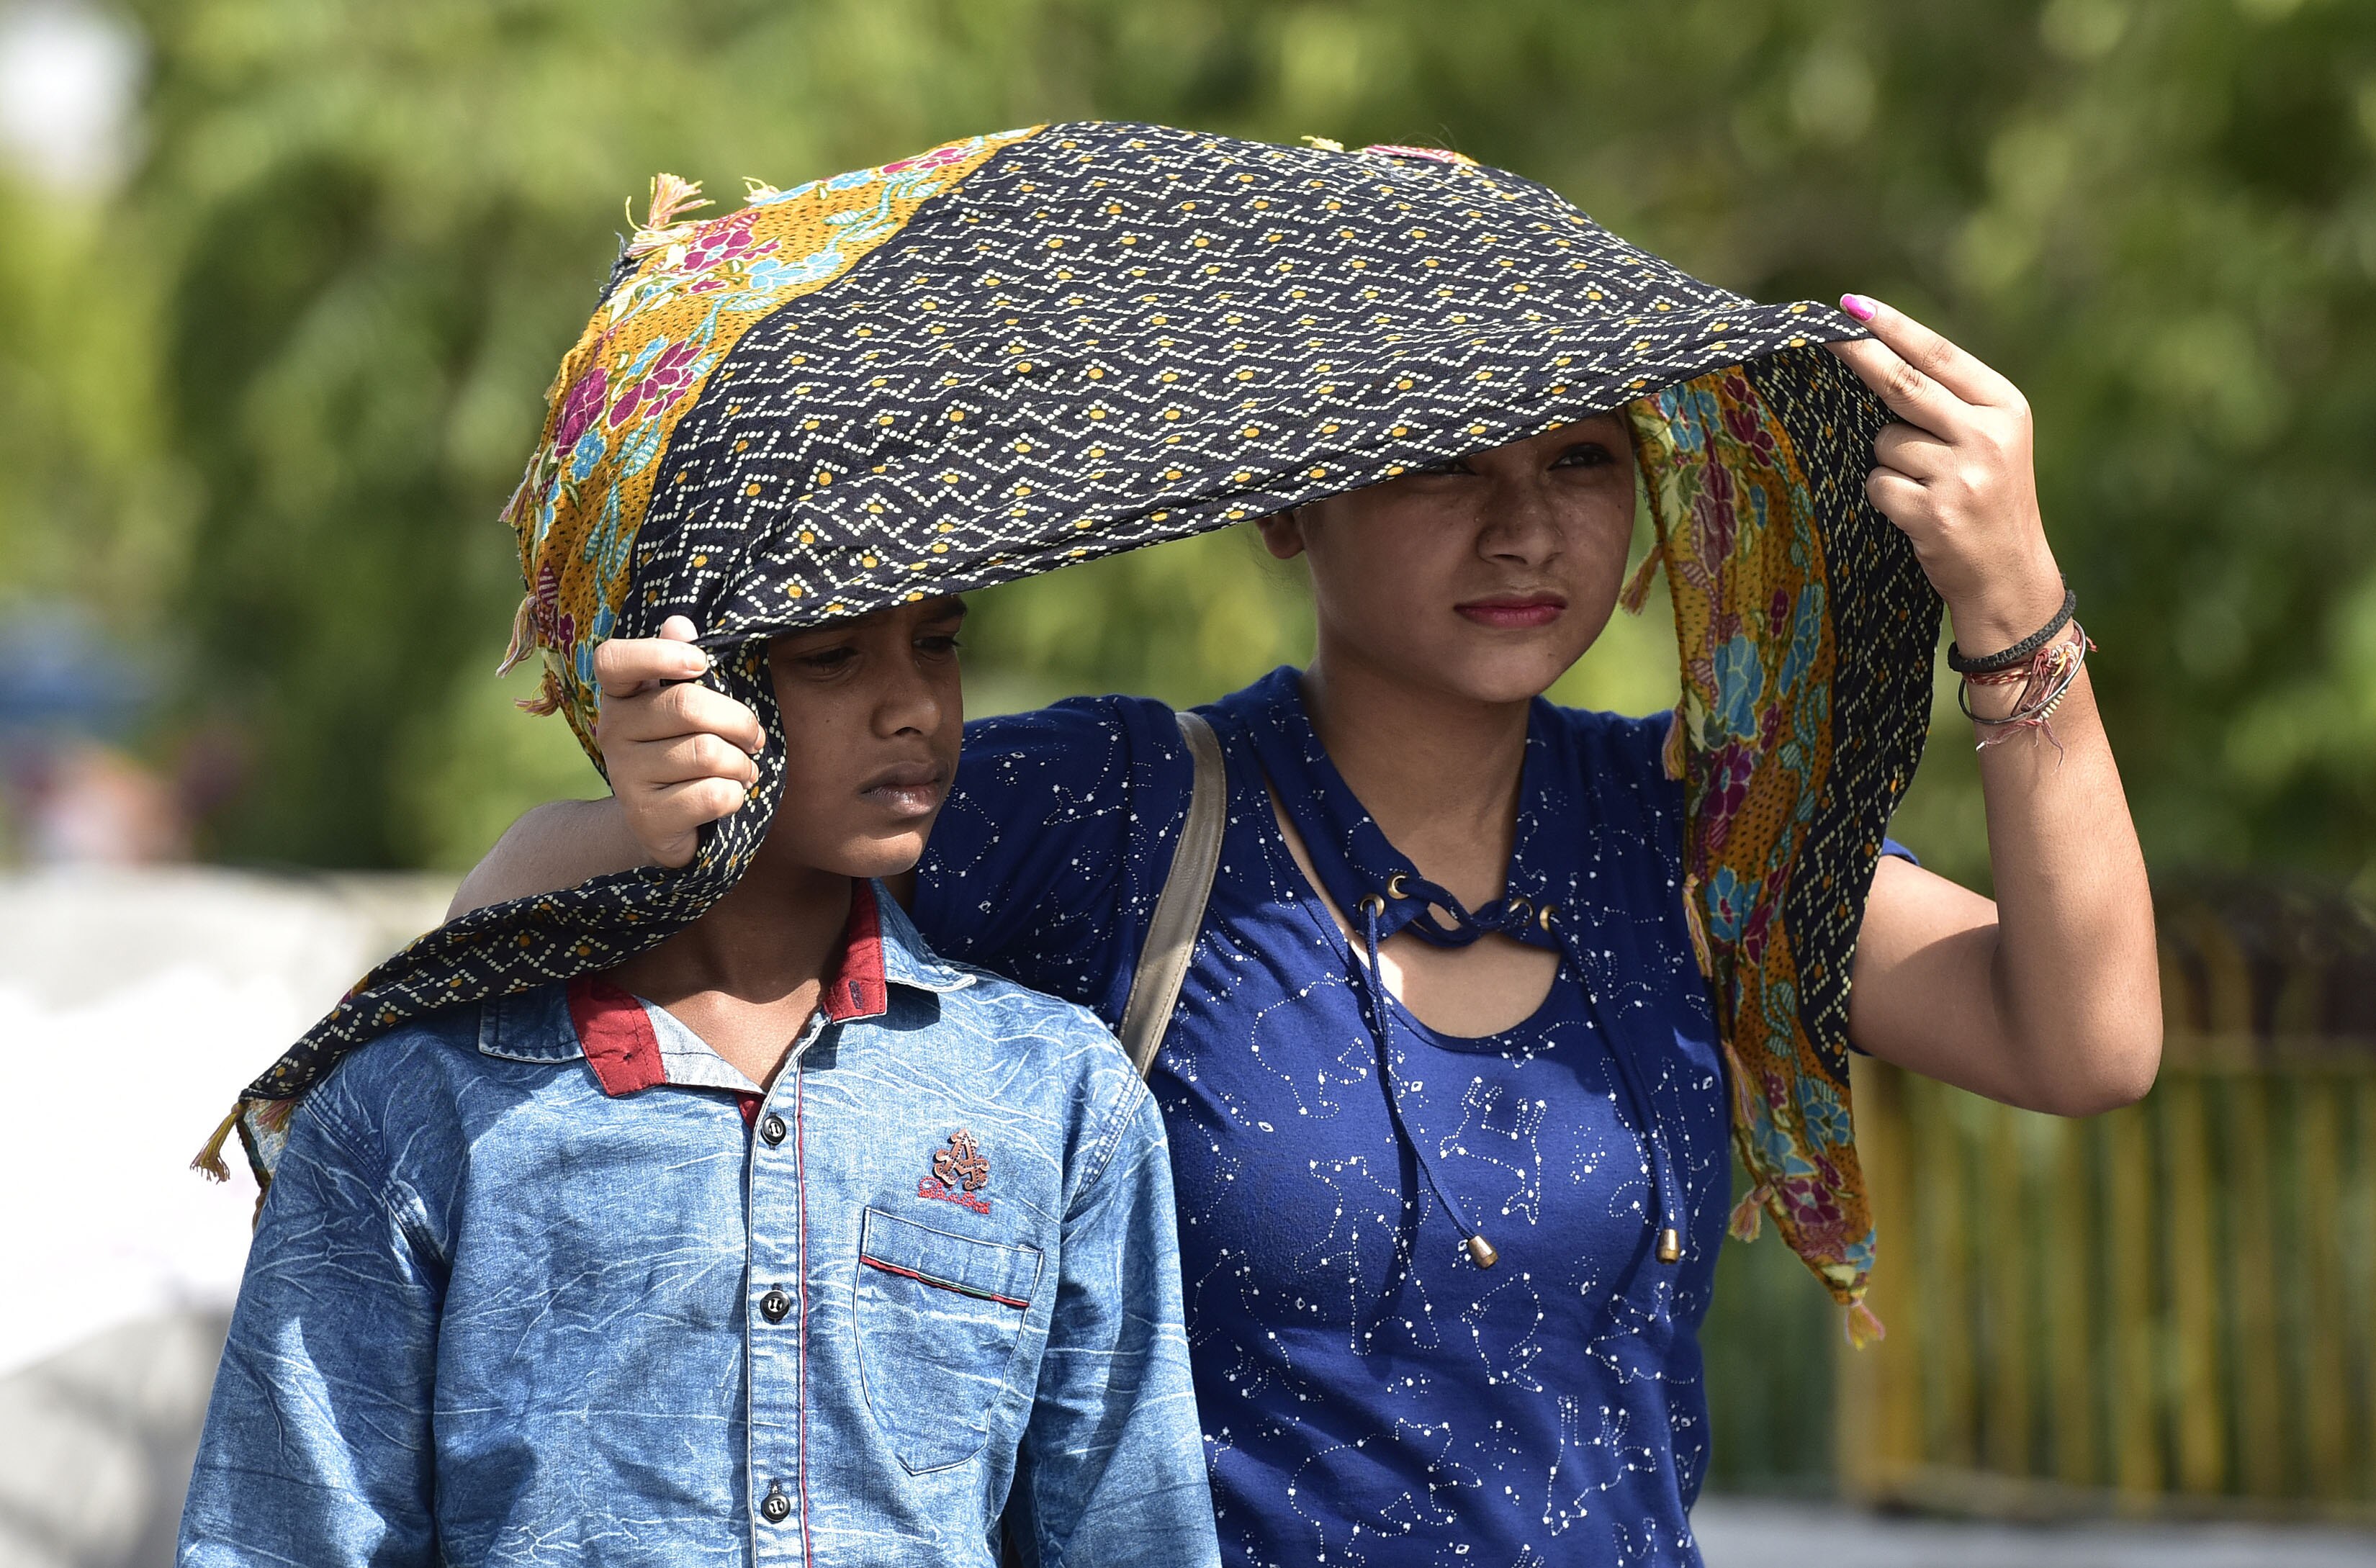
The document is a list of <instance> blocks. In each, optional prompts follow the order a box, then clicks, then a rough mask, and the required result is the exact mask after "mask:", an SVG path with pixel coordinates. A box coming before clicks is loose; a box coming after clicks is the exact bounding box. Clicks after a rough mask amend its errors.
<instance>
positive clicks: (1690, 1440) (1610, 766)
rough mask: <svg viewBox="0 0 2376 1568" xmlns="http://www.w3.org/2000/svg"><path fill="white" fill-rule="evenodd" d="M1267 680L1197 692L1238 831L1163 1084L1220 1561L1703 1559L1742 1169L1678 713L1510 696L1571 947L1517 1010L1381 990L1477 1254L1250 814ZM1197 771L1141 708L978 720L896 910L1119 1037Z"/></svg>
mask: <svg viewBox="0 0 2376 1568" xmlns="http://www.w3.org/2000/svg"><path fill="white" fill-rule="evenodd" d="M1279 680H1280V678H1279V677H1273V678H1272V680H1271V681H1269V682H1266V683H1264V686H1269V687H1273V688H1276V687H1277V684H1278V683H1279ZM1263 689H1264V687H1263V686H1258V687H1256V688H1253V689H1252V690H1250V691H1249V692H1247V693H1244V694H1240V695H1239V697H1238V698H1234V699H1230V701H1227V702H1225V703H1223V704H1221V705H1217V706H1216V707H1213V708H1210V709H1206V710H1204V711H1205V712H1206V716H1207V717H1208V718H1210V719H1212V720H1213V721H1214V724H1215V728H1216V730H1217V731H1218V734H1219V735H1220V737H1221V741H1222V746H1223V751H1224V754H1225V756H1226V757H1227V760H1228V765H1229V776H1230V778H1229V783H1230V794H1229V820H1228V827H1227V830H1226V834H1225V837H1224V839H1223V845H1222V850H1221V859H1220V867H1219V871H1218V875H1217V876H1216V879H1215V883H1214V887H1213V893H1212V899H1211V903H1210V906H1209V907H1208V909H1207V910H1206V918H1205V924H1204V928H1203V931H1202V933H1201V935H1200V937H1199V939H1198V941H1197V944H1196V947H1195V952H1194V959H1193V962H1192V965H1191V968H1190V970H1189V973H1188V977H1187V981H1186V984H1185V985H1184V986H1183V988H1182V995H1181V1004H1180V1010H1179V1012H1178V1013H1177V1014H1176V1015H1175V1020H1174V1022H1173V1024H1172V1026H1171V1028H1170V1033H1169V1035H1168V1036H1167V1038H1166V1040H1165V1043H1164V1047H1163V1050H1162V1051H1161V1053H1160V1054H1159V1056H1158V1060H1157V1063H1156V1066H1155V1069H1154V1072H1153V1074H1152V1077H1151V1084H1152V1087H1153V1088H1154V1091H1155V1095H1156V1099H1157V1100H1158V1103H1159V1104H1160V1105H1161V1106H1162V1108H1163V1111H1164V1115H1165V1118H1166V1121H1167V1123H1168V1125H1169V1131H1170V1141H1171V1158H1172V1166H1173V1179H1174V1185H1175V1188H1176V1191H1177V1195H1178V1201H1179V1219H1180V1241H1181V1263H1182V1275H1183V1277H1184V1284H1185V1286H1186V1293H1187V1306H1188V1326H1189V1344H1190V1352H1191V1356H1192V1360H1193V1364H1194V1373H1195V1379H1196V1387H1197V1400H1198V1407H1199V1410H1200V1414H1201V1417H1202V1420H1203V1424H1204V1430H1205V1436H1206V1453H1207V1455H1208V1458H1209V1460H1210V1463H1211V1469H1212V1479H1213V1489H1214V1502H1215V1505H1216V1509H1217V1512H1218V1522H1219V1527H1220V1538H1221V1546H1222V1554H1223V1557H1224V1560H1225V1561H1227V1562H1231V1563H1242V1564H1274V1563H1276V1564H1283V1565H1294V1568H1306V1565H1309V1564H1312V1563H1314V1562H1326V1563H1337V1562H1345V1563H1355V1564H1364V1565H1367V1568H1403V1565H1412V1568H1416V1565H1419V1564H1427V1565H1429V1568H1439V1565H1451V1564H1460V1565H1463V1568H1467V1565H1472V1564H1473V1565H1478V1568H1504V1565H1517V1564H1526V1565H1529V1568H1532V1565H1537V1564H1546V1563H1553V1562H1593V1563H1601V1562H1697V1561H1698V1553H1697V1550H1696V1549H1695V1548H1694V1547H1693V1545H1692V1539H1691V1535H1690V1519H1689V1510H1690V1507H1691V1504H1692V1503H1693V1499H1694V1498H1695V1497H1696V1496H1697V1493H1698V1491H1699V1485H1700V1479H1701V1477H1702V1475H1703V1474H1704V1472H1705V1467H1706V1460H1707V1452H1708V1431H1707V1405H1706V1398H1705V1393H1704V1391H1703V1389H1702V1386H1701V1381H1700V1352H1699V1346H1698V1342H1697V1338H1696V1335H1697V1330H1698V1327H1699V1324H1700V1321H1701V1319H1702V1317H1703V1316H1704V1314H1705V1312H1706V1309H1707V1302H1708V1293H1709V1287H1710V1284H1711V1282H1712V1279H1713V1277H1714V1274H1715V1266H1716V1255H1717V1248H1718V1246H1719V1245H1720V1243H1721V1241H1722V1239H1723V1231H1724V1223H1725V1215H1726V1200H1727V1197H1728V1195H1729V1194H1728V1186H1729V1170H1730V1166H1729V1156H1728V1152H1727V1145H1726V1134H1727V1113H1726V1100H1725V1084H1724V1075H1723V1070H1722V1067H1721V1065H1720V1062H1719V1056H1718V1051H1717V1039H1716V1028H1715V1025H1714V1021H1713V1018H1712V1016H1711V1013H1710V1009H1709V1006H1708V1000H1707V992H1706V987H1705V982H1704V981H1703V980H1702V979H1701V977H1700V974H1699V970H1698V967H1697V965H1696V963H1695V962H1694V960H1693V956H1692V949H1691V940H1690V936H1689V933H1688V932H1687V930H1686V928H1685V925H1684V920H1683V912H1682V905H1681V897H1680V894H1679V891H1678V882H1679V875H1680V873H1679V849H1680V835H1681V813H1682V797H1681V788H1680V786H1678V785H1676V784H1674V783H1672V782H1671V781H1669V779H1668V778H1666V777H1665V775H1664V773H1663V771H1662V769H1661V767H1660V765H1659V759H1658V754H1659V746H1660V742H1661V741H1662V739H1663V737H1664V732H1665V725H1666V719H1665V718H1664V717H1663V716H1661V717H1659V718H1657V719H1623V718H1618V717H1615V716H1612V715H1609V714H1600V713H1587V712H1579V711H1575V710H1572V709H1566V708H1561V707H1554V706H1552V705H1550V704H1549V703H1546V702H1540V701H1538V702H1537V703H1536V704H1535V705H1534V709H1533V714H1532V718H1531V719H1530V722H1529V726H1528V733H1527V761H1526V766H1525V771H1524V777H1523V780H1522V784H1521V790H1522V799H1521V802H1520V810H1519V817H1518V830H1517V837H1516V844H1515V852H1514V855H1513V858H1512V864H1511V873H1510V891H1511V892H1513V893H1517V894H1524V895H1525V896H1527V897H1528V898H1530V899H1531V900H1533V902H1534V903H1535V904H1536V905H1537V906H1540V905H1541V904H1543V903H1545V902H1556V903H1557V904H1559V905H1560V906H1561V908H1562V911H1563V919H1564V921H1565V922H1566V925H1567V930H1568V933H1569V939H1568V940H1567V942H1566V944H1565V947H1564V951H1563V955H1562V964H1561V967H1560V970H1559V975H1558V979H1557V980H1556V982H1555V983H1554V984H1553V986H1552V987H1551V990H1550V995H1549V996H1548V998H1547V999H1546V1000H1545V1001H1544V1003H1543V1004H1542V1005H1541V1007H1540V1008H1539V1009H1538V1011H1537V1013H1536V1014H1535V1015H1534V1016H1532V1017H1530V1018H1529V1019H1527V1021H1526V1022H1525V1023H1523V1024H1521V1025H1519V1026H1517V1027H1516V1028H1512V1029H1509V1030H1506V1031H1504V1032H1503V1033H1501V1034H1498V1035H1494V1036H1491V1037H1488V1038H1484V1039H1452V1038H1447V1037H1444V1036H1441V1035H1438V1034H1436V1033H1435V1032H1434V1031H1432V1030H1431V1029H1429V1028H1426V1026H1424V1025H1422V1024H1420V1022H1419V1020H1418V1019H1417V1018H1416V1017H1414V1016H1411V1015H1410V1014H1409V1013H1408V1010H1405V1009H1403V1008H1401V1007H1400V1005H1399V1004H1392V1005H1393V1009H1394V1012H1393V1028H1392V1030H1391V1031H1390V1041H1391V1044H1390V1049H1391V1051H1392V1060H1393V1063H1394V1074H1395V1077H1396V1080H1397V1081H1398V1092H1399V1097H1400V1105H1401V1110H1402V1114H1403V1118H1404V1121H1405V1123H1406V1124H1407V1125H1408V1128H1409V1132H1410V1134H1411V1136H1412V1138H1413V1139H1414V1141H1415V1142H1416V1143H1417V1144H1418V1145H1419V1146H1420V1147H1422V1148H1423V1149H1424V1150H1425V1151H1426V1153H1427V1156H1428V1158H1429V1160H1430V1162H1431V1164H1432V1170H1433V1175H1434V1179H1435V1181H1436V1182H1439V1183H1441V1184H1443V1185H1445V1186H1448V1187H1450V1188H1451V1189H1453V1191H1454V1193H1455V1195H1456V1198H1457V1201H1458V1202H1459V1203H1460V1204H1461V1205H1462V1206H1465V1208H1466V1209H1467V1213H1468V1214H1469V1216H1470V1217H1471V1218H1473V1219H1474V1220H1475V1221H1476V1222H1477V1224H1478V1227H1479V1229H1480V1230H1481V1231H1482V1232H1483V1233H1484V1234H1486V1235H1487V1236H1489V1237H1490V1238H1491V1241H1492V1243H1493V1245H1494V1247H1495V1248H1497V1249H1498V1251H1499V1253H1500V1254H1501V1255H1500V1261H1499V1263H1498V1265H1496V1266H1494V1267H1492V1268H1491V1269H1479V1267H1478V1266H1477V1265H1476V1264H1475V1263H1474V1262H1473V1261H1472V1260H1471V1258H1470V1256H1469V1254H1468V1253H1467V1251H1466V1249H1465V1248H1464V1246H1463V1239H1462V1237H1461V1235H1460V1233H1459V1231H1458V1230H1457V1229H1455V1226H1454V1224H1453V1222H1452V1221H1451V1219H1450V1218H1448V1217H1447V1215H1446V1213H1445V1211H1444V1209H1443V1206H1440V1205H1439V1204H1437V1203H1435V1202H1432V1201H1430V1198H1429V1196H1428V1192H1427V1189H1426V1187H1425V1185H1424V1183H1423V1182H1422V1181H1421V1179H1420V1172H1419V1170H1417V1169H1416V1162H1415V1161H1414V1160H1413V1158H1412V1157H1411V1153H1410V1150H1409V1149H1408V1148H1407V1147H1406V1146H1404V1145H1403V1144H1401V1143H1400V1142H1399V1141H1398V1140H1397V1137H1396V1133H1395V1131H1394V1128H1393V1126H1392V1124H1391V1122H1390V1119H1389V1115H1388V1107H1387V1103H1386V1096H1385V1091H1384V1087H1382V1085H1381V1082H1380V1076H1379V1073H1378V1071H1377V1060H1378V1057H1377V1047H1376V1044H1375V1040H1374V1037H1373V1036H1372V1031H1371V1029H1370V1027H1369V1023H1368V1020H1367V1018H1366V1017H1365V1015H1364V1013H1363V1010H1362V1009H1363V994H1362V992H1361V990H1360V987H1361V984H1362V982H1361V980H1360V978H1359V976H1358V974H1357V966H1358V964H1359V960H1358V959H1357V958H1356V956H1355V955H1354V952H1353V950H1352V948H1351V946H1350V945H1349V944H1348V943H1347V942H1346V940H1345V939H1344V937H1343V935H1342V933H1341V932H1339V930H1338V928H1337V925H1336V923H1335V922H1334V921H1332V920H1331V919H1330V918H1329V916H1328V913H1327V911H1326V909H1325V908H1324V907H1322V905H1321V904H1320V903H1319V902H1318V900H1317V899H1316V898H1315V897H1314V896H1313V891H1312V889H1311V887H1310V885H1309V884H1308V883H1307V882H1306V880H1305V879H1304V876H1303V874H1302V873H1301V870H1300V869H1299V868H1298V867H1297V865H1296V864H1295V862H1294V861H1293V859H1292V858H1291V856H1290V854H1289V850H1288V848H1287V845H1286V843H1285V841H1284V840H1283V839H1282V837H1280V835H1279V832H1278V828H1277V823H1276V821H1275V820H1274V818H1273V815H1272V813H1271V809H1270V804H1269V801H1268V799H1267V797H1266V795H1265V789H1264V783H1263V775H1262V773H1261V772H1260V770H1259V767H1258V766H1257V765H1256V763H1255V760H1254V757H1253V752H1252V750H1251V747H1250V744H1249V741H1248V735H1247V731H1246V728H1245V719H1246V714H1247V712H1248V709H1247V708H1246V707H1245V704H1246V701H1247V700H1248V699H1251V698H1254V697H1256V696H1257V695H1259V694H1261V693H1262V691H1263ZM1286 689H1287V690H1289V691H1290V692H1291V690H1292V682H1291V676H1290V677H1289V681H1288V684H1287V687H1286ZM1281 721H1283V722H1300V721H1301V713H1300V708H1299V709H1298V710H1297V711H1296V712H1295V713H1294V714H1292V715H1288V716H1286V717H1285V718H1283V719H1282V720H1281ZM1191 778H1192V767H1191V764H1190V761H1189V757H1188V754H1187V750H1186V747H1185V745H1184V744H1183V742H1182V740H1181V737H1180V733H1179V731H1178V728H1177V725H1176V722H1175V720H1174V719H1173V716H1172V714H1171V712H1170V709H1168V708H1166V707H1163V706H1162V705H1160V704H1158V703H1155V702H1152V701H1148V700H1146V699H1142V698H1133V697H1102V698H1096V699H1087V700H1080V701H1074V702H1067V703H1063V704H1059V705H1058V706H1056V707H1052V708H1049V709H1045V710H1042V711H1040V712H1037V713H1029V714H1021V715H1016V716H1014V717H1011V718H1002V719H989V720H985V721H981V722H979V723H976V724H973V725H970V726H968V730H967V735H966V750H965V755H964V760H963V762H962V763H961V764H960V766H959V768H958V773H957V778H956V789H955V790H954V791H953V793H952V794H951V796H950V799H949V802H948V804H947V805H946V807H945V808H944V810H943V812H942V814H941V817H940V820H939V822H938V824H937V825H936V826H934V828H933V837H932V842H931V845H930V847H929V849H928V850H927V853H926V855H925V858H924V861H923V864H922V867H921V877H920V885H919V889H918V893H917V909H916V913H917V917H918V920H919V922H920V924H921V926H922V928H923V930H924V931H925V932H926V933H927V934H928V935H929V936H930V938H931V940H932V941H933V944H935V945H936V946H937V947H938V948H940V950H941V951H943V952H944V953H946V954H948V955H950V956H954V957H959V958H963V959H967V960H968V961H971V962H975V963H979V964H982V965H985V966H987V967H989V968H994V969H997V970H999V971H1000V972H1002V973H1004V974H1007V975H1010V976H1012V977H1014V978H1015V979H1016V980H1021V981H1022V982H1024V983H1025V984H1027V985H1031V986H1036V987H1039V988H1040V989H1042V990H1046V991H1051V992H1056V993H1057V994H1059V995H1062V996H1065V997H1069V998H1072V999H1074V1000H1076V1001H1079V1002H1082V1003H1084V1004H1087V1005H1088V1006H1089V1007H1091V1008H1092V1009H1094V1010H1095V1011H1097V1012H1098V1013H1099V1015H1100V1016H1103V1017H1104V1018H1105V1019H1106V1020H1107V1022H1108V1023H1109V1024H1110V1025H1111V1024H1115V1023H1118V1021H1119V1020H1120V1018H1121V1016H1122V1012H1123V1003H1124V1001H1125V999H1126V998H1127V996H1128V993H1129V989H1130V981H1131V976H1132V972H1133V969H1134V968H1135V964H1136V961H1137V957H1138V952H1139V948H1140V946H1141V944H1143V942H1144V941H1145V938H1146V922H1147V920H1148V918H1149V916H1150V914H1151V912H1152V910H1153V908H1154V904H1155V899H1156V897H1157V895H1158V893H1159V892H1160V891H1161V887H1162V884H1163V880H1164V878H1165V876H1166V875H1167V874H1168V873H1169V871H1170V861H1171V857H1172V853H1173V849H1174V848H1175V846H1176V845H1177V842H1178V839H1179V834H1180V830H1181V826H1182V822H1183V820H1184V818H1185V815H1186V810H1187V802H1188V796H1189V790H1190V783H1191ZM1289 811H1290V814H1295V812H1294V807H1293V804H1292V803H1291V802H1290V803H1289ZM1304 837H1306V839H1307V841H1309V839H1310V838H1311V837H1312V835H1311V832H1310V831H1309V830H1304ZM1612 1035H1613V1036H1614V1038H1613V1039H1612V1038H1610V1037H1611V1036H1612ZM1611 1051H1627V1052H1631V1053H1632V1058H1631V1059H1632V1063H1633V1066H1634V1074H1633V1075H1632V1077H1631V1082H1632V1083H1634V1084H1638V1085H1639V1086H1640V1087H1641V1089H1642V1091H1643V1092H1644V1094H1645V1095H1646V1098H1647V1099H1648V1101H1649V1103H1650V1104H1651V1105H1652V1106H1653V1107H1654V1108H1655V1115H1656V1117H1657V1122H1658V1123H1659V1128H1658V1130H1659V1133H1660V1134H1661V1135H1662V1136H1663V1139H1664V1142H1665V1151H1666V1155H1667V1158H1668V1160H1669V1165H1670V1169H1671V1170H1672V1172H1673V1179H1674V1182H1675V1183H1676V1186H1677V1187H1678V1188H1679V1190H1680V1194H1681V1213H1679V1214H1675V1215H1670V1216H1667V1217H1665V1218H1666V1222H1669V1223H1674V1224H1676V1225H1677V1226H1678V1227H1679V1229H1681V1232H1682V1240H1683V1253H1682V1257H1681V1260H1680V1261H1679V1262H1677V1263H1673V1264H1662V1263H1659V1262H1657V1260H1656V1257H1655V1255H1654V1244H1655V1229H1654V1221H1653V1218H1652V1216H1653V1214H1654V1212H1655V1211H1656V1210H1657V1207H1658V1200H1657V1195H1656V1194H1655V1192H1654V1186H1653V1177H1652V1163H1651V1159H1652V1151H1651V1148H1650V1145H1649V1143H1648V1141H1647V1140H1646V1139H1645V1135H1644V1129H1643V1128H1642V1127H1641V1125H1640V1124H1639V1118H1638V1115H1637V1113H1636V1111H1635V1107H1636V1105H1637V1104H1638V1103H1639V1100H1638V1099H1637V1098H1636V1096H1635V1094H1634V1092H1632V1090H1631V1088H1630V1087H1629V1081H1628V1077H1627V1075H1624V1074H1622V1073H1621V1072H1620V1071H1618V1070H1617V1066H1616V1063H1614V1062H1613V1061H1612V1060H1611V1056H1610V1053H1611Z"/></svg>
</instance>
